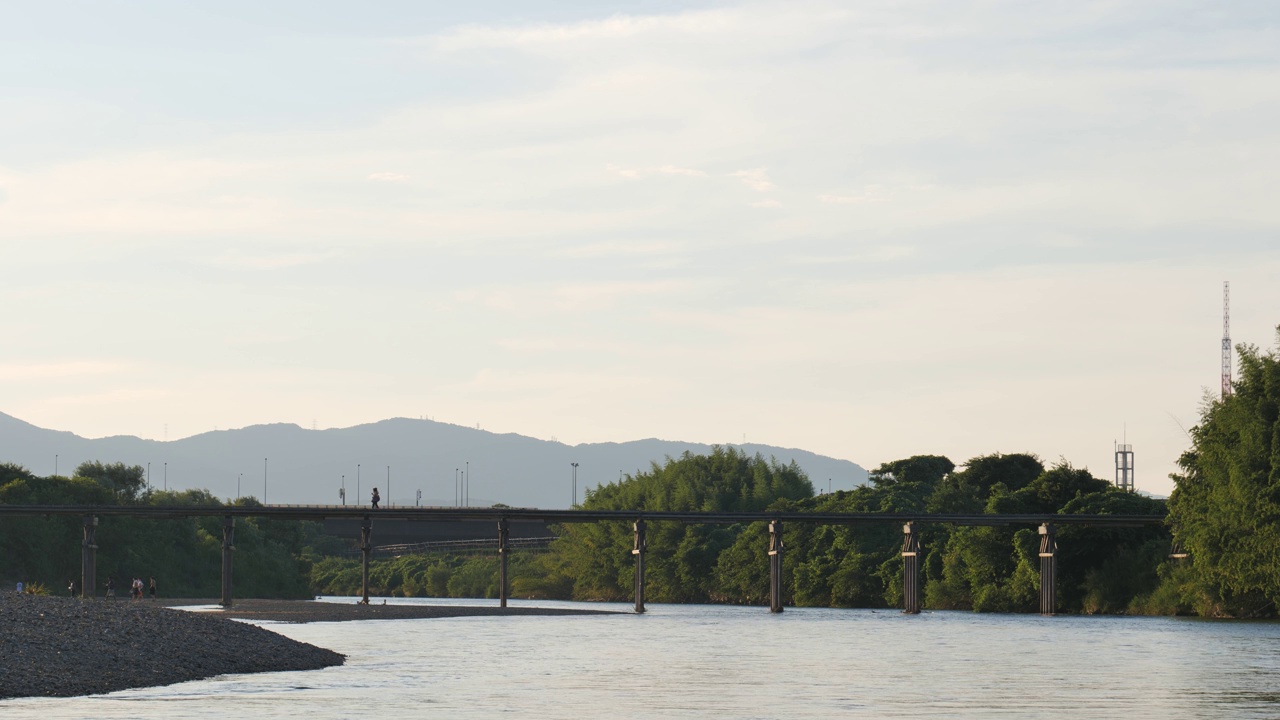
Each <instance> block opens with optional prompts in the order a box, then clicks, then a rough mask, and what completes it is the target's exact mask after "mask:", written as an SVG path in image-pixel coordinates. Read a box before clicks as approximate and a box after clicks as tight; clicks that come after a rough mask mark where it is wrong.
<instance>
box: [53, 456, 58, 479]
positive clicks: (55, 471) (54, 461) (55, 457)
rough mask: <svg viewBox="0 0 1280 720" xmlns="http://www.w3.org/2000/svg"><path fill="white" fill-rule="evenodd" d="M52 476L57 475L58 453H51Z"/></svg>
mask: <svg viewBox="0 0 1280 720" xmlns="http://www.w3.org/2000/svg"><path fill="white" fill-rule="evenodd" d="M53 476H54V477H58V454H57V453H54V455H53Z"/></svg>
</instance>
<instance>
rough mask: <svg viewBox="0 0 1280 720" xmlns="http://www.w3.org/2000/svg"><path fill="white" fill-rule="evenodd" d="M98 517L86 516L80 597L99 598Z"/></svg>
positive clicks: (81, 557)
mask: <svg viewBox="0 0 1280 720" xmlns="http://www.w3.org/2000/svg"><path fill="white" fill-rule="evenodd" d="M97 534H98V517H97V516H96V515H85V516H84V542H83V543H82V544H81V545H80V597H81V598H92V597H97V596H98V588H97V582H98V580H97V577H96V576H97V570H98V544H97V542H98V541H97Z"/></svg>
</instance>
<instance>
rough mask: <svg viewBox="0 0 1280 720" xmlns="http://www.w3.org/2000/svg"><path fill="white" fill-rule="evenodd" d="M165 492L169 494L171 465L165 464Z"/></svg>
mask: <svg viewBox="0 0 1280 720" xmlns="http://www.w3.org/2000/svg"><path fill="white" fill-rule="evenodd" d="M164 491H165V492H169V463H165V464H164Z"/></svg>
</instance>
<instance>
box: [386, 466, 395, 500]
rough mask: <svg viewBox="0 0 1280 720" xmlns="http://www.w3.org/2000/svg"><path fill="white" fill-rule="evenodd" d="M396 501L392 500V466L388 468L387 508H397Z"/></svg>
mask: <svg viewBox="0 0 1280 720" xmlns="http://www.w3.org/2000/svg"><path fill="white" fill-rule="evenodd" d="M395 504H396V503H395V501H394V500H392V499H391V466H390V465H388V466H387V506H388V507H395Z"/></svg>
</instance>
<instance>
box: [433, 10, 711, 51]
mask: <svg viewBox="0 0 1280 720" xmlns="http://www.w3.org/2000/svg"><path fill="white" fill-rule="evenodd" d="M734 17H735V16H734V14H733V13H730V12H727V11H714V10H713V11H698V12H687V13H680V14H676V15H647V16H631V15H615V16H613V17H610V18H606V19H603V20H585V21H580V22H572V23H563V24H552V23H539V24H533V25H524V26H514V27H492V26H484V25H467V26H463V27H459V28H457V29H455V30H452V31H450V32H447V33H445V34H442V35H439V36H436V37H434V38H431V39H430V40H429V43H430V44H431V45H432V46H433V47H435V48H436V49H437V50H440V51H442V52H454V51H460V50H484V49H495V48H518V49H526V50H528V49H532V48H535V47H560V46H563V45H565V44H566V43H575V42H578V43H580V42H599V41H605V42H618V41H623V40H630V39H633V38H637V37H641V36H651V35H664V36H665V35H671V34H679V35H692V36H695V37H696V36H702V35H706V34H714V33H718V32H721V31H723V30H725V29H726V28H727V27H729V26H732V25H734V24H735V23H734V22H733V19H734Z"/></svg>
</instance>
